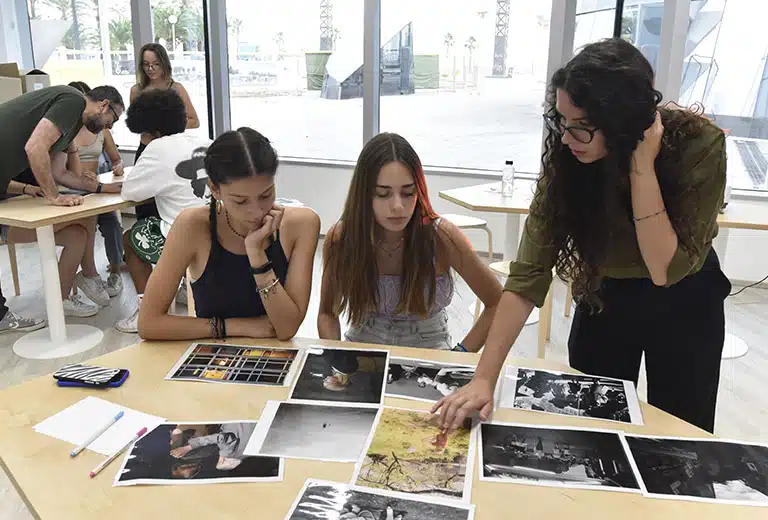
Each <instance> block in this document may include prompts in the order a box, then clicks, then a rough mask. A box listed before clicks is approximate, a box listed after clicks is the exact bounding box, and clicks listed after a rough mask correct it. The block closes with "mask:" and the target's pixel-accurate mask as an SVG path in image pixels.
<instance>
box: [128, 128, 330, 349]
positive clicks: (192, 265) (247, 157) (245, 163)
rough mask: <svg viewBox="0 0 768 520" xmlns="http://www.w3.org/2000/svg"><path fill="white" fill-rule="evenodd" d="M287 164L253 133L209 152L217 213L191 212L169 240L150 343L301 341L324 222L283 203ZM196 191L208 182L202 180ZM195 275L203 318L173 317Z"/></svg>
mask: <svg viewBox="0 0 768 520" xmlns="http://www.w3.org/2000/svg"><path fill="white" fill-rule="evenodd" d="M277 165H278V159H277V154H276V153H275V151H274V149H273V148H272V145H271V144H270V142H269V139H267V138H266V137H264V136H263V135H261V134H260V133H258V132H256V131H255V130H252V129H250V128H239V129H238V130H236V131H230V132H225V133H223V134H222V135H220V136H219V137H218V138H217V139H216V140H215V141H214V142H213V144H211V146H210V147H209V148H208V151H207V152H206V156H205V171H206V173H207V175H208V183H209V186H210V189H211V193H212V195H213V196H212V198H211V204H210V207H208V208H205V207H203V208H191V209H187V210H185V211H183V212H182V213H181V214H180V215H179V216H178V217H177V218H176V221H175V222H174V224H173V226H172V227H171V230H170V232H169V233H168V238H167V240H166V243H165V248H164V249H163V253H162V255H160V261H159V262H158V263H157V266H156V267H155V269H154V271H153V272H152V276H151V277H150V279H149V282H148V283H147V287H146V289H145V291H144V299H143V300H142V304H141V310H140V312H139V324H138V325H139V327H138V328H139V335H141V337H142V338H145V339H168V340H181V339H195V338H206V337H211V336H213V337H225V336H248V337H254V338H266V337H277V338H278V339H281V340H287V339H290V338H291V337H293V336H294V334H296V331H297V330H298V328H299V326H300V325H301V323H302V321H304V316H305V315H306V312H307V307H308V306H309V294H310V289H311V287H312V265H313V262H314V258H315V249H316V247H317V241H318V236H319V233H320V218H319V217H318V216H317V214H316V213H315V212H314V211H312V210H311V209H309V208H305V207H287V208H283V207H282V206H279V205H277V204H275V172H276V171H277ZM191 182H193V183H197V182H200V180H199V179H193V180H192V181H191ZM185 272H188V273H189V277H190V280H191V283H192V292H193V295H194V301H195V311H196V314H197V317H194V318H193V317H188V316H172V315H170V314H168V307H169V306H170V304H171V301H172V300H173V298H174V296H175V294H176V288H177V287H178V285H179V282H180V280H181V278H182V276H184V273H185Z"/></svg>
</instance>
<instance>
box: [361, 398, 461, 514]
mask: <svg viewBox="0 0 768 520" xmlns="http://www.w3.org/2000/svg"><path fill="white" fill-rule="evenodd" d="M471 427H472V421H471V420H470V419H467V420H466V422H465V423H464V426H463V427H462V428H459V429H458V430H456V431H455V432H454V433H452V434H450V435H446V434H443V433H442V432H441V430H440V427H439V426H438V425H437V416H435V415H432V414H430V413H428V412H419V411H415V410H404V409H400V408H384V409H383V410H382V412H381V415H380V416H379V420H378V422H377V423H376V429H375V431H374V433H373V436H372V437H371V441H370V443H369V444H368V448H367V449H366V451H365V457H364V458H363V459H362V460H361V461H360V462H358V464H357V466H356V467H355V474H354V476H353V477H352V483H353V484H356V485H358V486H365V487H369V488H377V489H386V490H390V491H396V492H400V493H417V494H418V495H419V496H432V497H439V498H443V499H451V500H463V501H466V502H468V501H469V493H470V487H471V485H472V461H473V458H472V456H473V451H474V446H475V443H474V433H473V432H472V428H471Z"/></svg>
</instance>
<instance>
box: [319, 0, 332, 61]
mask: <svg viewBox="0 0 768 520" xmlns="http://www.w3.org/2000/svg"><path fill="white" fill-rule="evenodd" d="M320 50H321V51H332V50H333V0H320Z"/></svg>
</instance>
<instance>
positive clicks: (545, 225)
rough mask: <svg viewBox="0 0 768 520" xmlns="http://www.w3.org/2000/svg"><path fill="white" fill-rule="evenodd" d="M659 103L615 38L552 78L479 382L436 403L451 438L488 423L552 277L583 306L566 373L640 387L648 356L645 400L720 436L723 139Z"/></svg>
mask: <svg viewBox="0 0 768 520" xmlns="http://www.w3.org/2000/svg"><path fill="white" fill-rule="evenodd" d="M660 102H661V94H660V93H659V92H658V91H656V90H654V88H653V70H652V68H651V66H650V64H649V63H648V61H647V60H646V59H645V58H644V57H643V55H642V54H641V53H640V51H638V50H637V49H636V48H635V47H634V46H632V45H631V44H630V43H628V42H625V41H623V40H620V39H609V40H603V41H601V42H597V43H593V44H590V45H587V46H586V47H584V49H583V50H582V51H581V52H580V53H579V54H578V55H577V56H575V57H574V58H573V59H572V60H571V61H570V62H569V63H568V64H567V65H566V66H565V67H563V68H562V69H560V70H558V71H557V72H555V74H554V75H553V77H552V81H551V83H550V85H549V89H548V92H547V105H548V111H547V113H546V115H545V116H544V117H545V120H546V122H547V128H548V131H547V138H546V142H545V153H544V156H543V165H542V174H541V177H540V179H539V181H538V184H537V190H536V195H535V197H534V200H533V203H532V205H531V209H530V216H529V217H528V220H527V221H526V224H525V231H524V234H523V237H522V239H521V242H520V247H519V249H518V253H517V259H516V261H514V262H512V263H511V265H510V275H509V278H508V279H507V283H506V286H505V293H504V295H503V297H502V299H501V301H500V303H499V306H498V309H497V311H496V317H495V319H494V321H493V325H492V326H491V330H490V333H489V335H488V340H487V342H486V348H485V351H484V352H483V356H482V358H481V360H480V363H479V365H478V368H477V371H476V373H475V377H474V379H473V381H472V382H471V383H470V384H468V385H467V386H465V387H464V388H463V389H461V390H460V391H459V392H456V393H455V394H454V395H453V396H451V397H447V398H444V399H443V400H442V401H440V402H439V403H438V404H437V405H436V406H435V410H437V409H439V408H442V412H441V423H442V425H443V426H444V427H445V428H447V429H453V428H455V427H456V426H457V425H458V424H461V421H462V420H463V418H464V417H466V415H468V414H469V413H471V412H473V411H475V410H477V411H479V412H480V417H481V418H483V419H485V418H487V417H488V416H489V414H490V412H491V410H492V408H493V388H494V385H495V382H496V379H497V377H498V375H499V372H500V370H501V367H502V365H503V363H504V360H505V359H506V356H507V353H508V352H509V349H510V347H511V345H512V344H513V343H514V342H515V340H516V339H517V336H518V334H519V333H520V330H521V329H522V327H523V325H524V324H525V320H526V318H527V317H528V315H529V314H530V312H531V310H532V309H533V306H534V305H536V306H538V307H540V306H541V305H542V304H543V302H544V298H545V296H546V294H547V291H548V290H549V286H550V283H551V281H552V270H553V269H554V270H555V272H556V273H557V275H558V276H559V277H560V278H561V279H563V280H570V281H571V282H572V284H573V295H574V299H575V300H576V301H577V307H576V312H575V315H574V319H573V324H572V326H571V334H570V338H569V341H568V349H569V357H570V365H571V366H572V367H573V368H576V369H579V370H581V371H583V372H586V373H590V374H596V375H602V376H610V377H618V378H621V379H627V380H630V381H634V382H635V383H637V379H638V375H639V369H640V361H641V358H642V355H643V354H645V363H646V376H647V379H648V400H649V402H650V403H651V404H653V405H655V406H657V407H659V408H662V409H663V410H666V411H667V412H669V413H671V414H673V415H676V416H677V417H679V418H681V419H683V420H686V421H688V422H690V423H692V424H695V425H697V426H699V427H701V428H703V429H705V430H708V431H710V432H711V431H713V429H714V417H715V403H716V400H717V389H718V382H719V374H720V357H721V353H722V348H723V341H724V336H725V316H724V304H723V302H724V299H725V297H726V296H727V295H728V293H729V292H730V287H731V286H730V283H729V282H728V279H727V278H726V277H725V276H724V274H723V273H722V271H721V270H720V265H719V262H718V259H717V255H716V254H715V251H714V249H712V239H713V238H714V237H715V236H716V235H717V215H718V212H719V210H720V208H721V206H722V202H723V192H724V188H725V137H724V135H723V132H722V131H721V130H720V129H719V128H717V127H716V126H715V125H714V124H712V123H711V122H709V121H708V120H707V119H705V118H703V117H701V116H700V115H699V114H696V113H694V112H692V111H689V110H680V109H669V108H663V107H660V106H659V103H660ZM678 108H679V107H678Z"/></svg>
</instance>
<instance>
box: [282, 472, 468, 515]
mask: <svg viewBox="0 0 768 520" xmlns="http://www.w3.org/2000/svg"><path fill="white" fill-rule="evenodd" d="M474 512H475V506H473V505H470V504H458V503H452V504H446V503H442V502H440V501H438V500H435V499H432V498H430V497H427V496H419V495H408V494H404V493H394V492H391V491H385V490H381V489H370V488H361V487H358V486H351V485H349V484H340V483H337V482H326V481H322V480H313V479H308V480H307V481H306V482H305V483H304V487H303V488H302V490H301V491H300V492H299V495H298V497H297V498H296V500H295V501H294V503H293V506H292V507H291V510H290V511H289V512H288V516H286V517H285V520H329V519H338V520H472V519H473V518H474Z"/></svg>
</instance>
